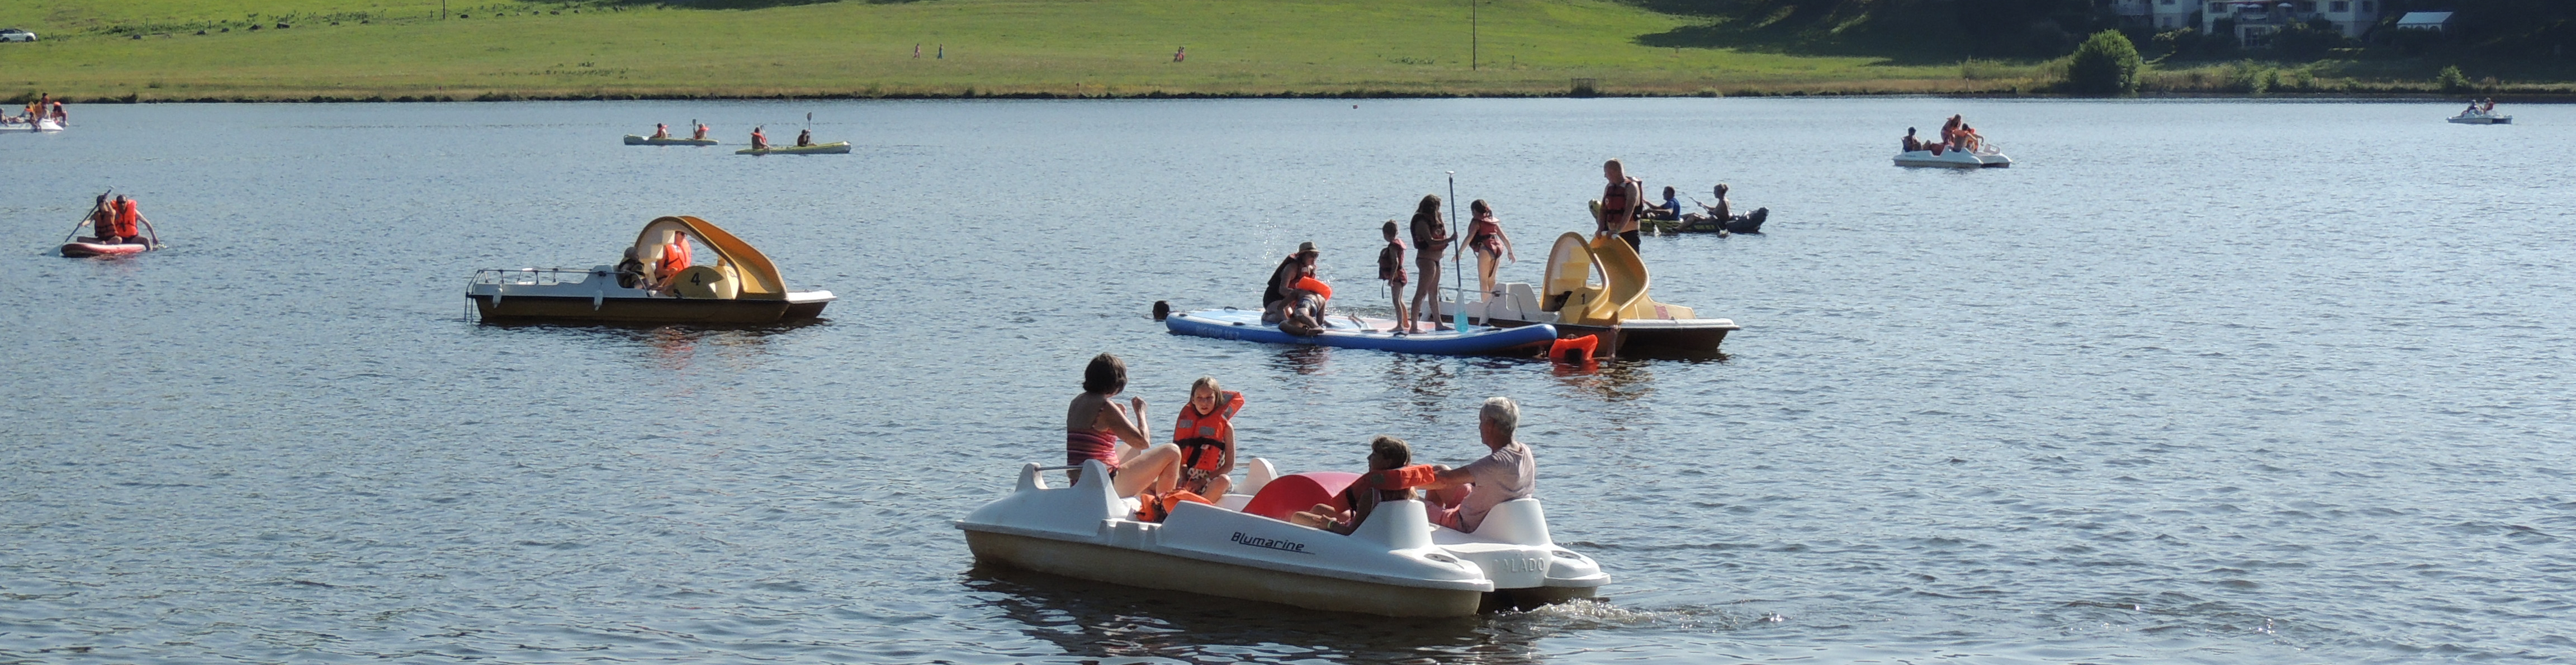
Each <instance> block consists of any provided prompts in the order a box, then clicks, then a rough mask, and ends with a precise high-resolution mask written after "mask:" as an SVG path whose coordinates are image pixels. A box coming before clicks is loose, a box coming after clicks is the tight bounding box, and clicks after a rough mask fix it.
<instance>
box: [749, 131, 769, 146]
mask: <svg viewBox="0 0 2576 665" xmlns="http://www.w3.org/2000/svg"><path fill="white" fill-rule="evenodd" d="M751 147H754V148H766V147H769V136H767V135H764V134H761V133H760V132H752V133H751Z"/></svg>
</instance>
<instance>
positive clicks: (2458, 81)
mask: <svg viewBox="0 0 2576 665" xmlns="http://www.w3.org/2000/svg"><path fill="white" fill-rule="evenodd" d="M2433 85H2435V86H2437V87H2440V88H2441V89H2442V92H2447V93H2451V94H2455V95H2456V94H2461V93H2465V92H2468V91H2469V90H2471V87H2470V86H2469V77H2467V76H2464V75H2461V74H2460V66H2459V65H2451V66H2447V67H2443V68H2442V73H2439V74H2434V75H2433Z"/></svg>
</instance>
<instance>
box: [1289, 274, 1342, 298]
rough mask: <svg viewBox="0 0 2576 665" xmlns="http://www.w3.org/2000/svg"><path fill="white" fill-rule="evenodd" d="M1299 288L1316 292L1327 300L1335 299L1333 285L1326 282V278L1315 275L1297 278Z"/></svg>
mask: <svg viewBox="0 0 2576 665" xmlns="http://www.w3.org/2000/svg"><path fill="white" fill-rule="evenodd" d="M1297 290H1299V291H1305V292H1307V293H1312V294H1315V295H1316V296H1318V297H1321V298H1323V299H1325V300H1332V299H1333V287H1332V286H1330V285H1327V284H1325V283H1324V280H1320V279H1315V278H1313V277H1299V278H1297Z"/></svg>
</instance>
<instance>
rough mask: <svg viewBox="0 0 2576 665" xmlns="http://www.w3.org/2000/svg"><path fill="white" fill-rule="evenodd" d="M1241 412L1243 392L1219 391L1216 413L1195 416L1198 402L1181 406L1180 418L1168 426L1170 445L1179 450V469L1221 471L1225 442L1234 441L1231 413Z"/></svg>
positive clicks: (1197, 410) (1232, 416)
mask: <svg viewBox="0 0 2576 665" xmlns="http://www.w3.org/2000/svg"><path fill="white" fill-rule="evenodd" d="M1242 411H1243V393H1239V392H1235V391H1232V390H1227V391H1223V393H1222V394H1219V395H1217V396H1216V413H1207V414H1202V413H1199V407H1198V402H1197V401H1196V400H1192V401H1190V402H1188V403H1184V404H1182V405H1181V417H1180V420H1179V421H1178V422H1174V423H1172V444H1173V445H1176V446H1180V447H1181V466H1183V467H1187V468H1192V469H1198V470H1201V471H1211V472H1222V471H1232V469H1218V468H1217V467H1219V466H1223V465H1224V464H1225V442H1226V440H1227V439H1232V438H1234V414H1236V413H1240V412H1242Z"/></svg>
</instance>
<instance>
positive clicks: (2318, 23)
mask: <svg viewBox="0 0 2576 665" xmlns="http://www.w3.org/2000/svg"><path fill="white" fill-rule="evenodd" d="M2351 43H2352V40H2350V39H2346V38H2344V36H2343V29H2342V28H2338V27H2335V24H2334V22H2333V21H2328V20H2326V19H2325V17H2322V16H2320V17H2317V18H2314V19H2309V20H2308V22H2306V23H2292V24H2290V26H2289V27H2287V28H2282V29H2281V31H2280V32H2278V33H2274V34H2273V35H2272V52H2273V53H2276V54H2279V55H2280V56H2281V57H2282V58H2285V59H2290V60H2315V59H2318V58H2323V57H2326V52H2328V51H2332V50H2334V49H2338V48H2343V47H2345V46H2349V45H2351Z"/></svg>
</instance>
